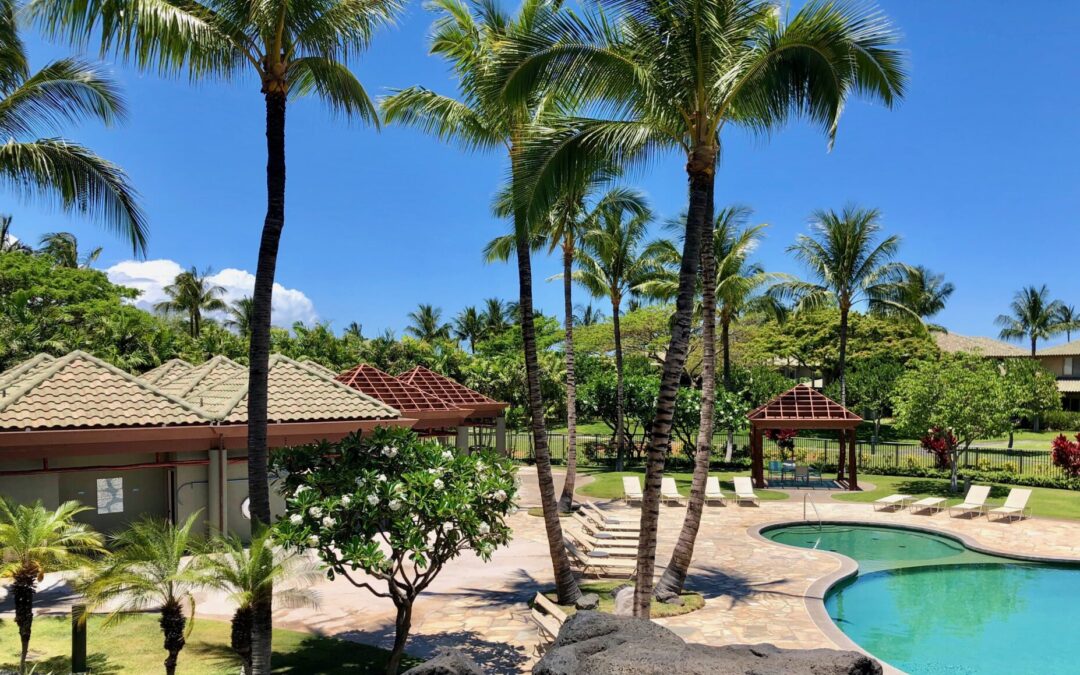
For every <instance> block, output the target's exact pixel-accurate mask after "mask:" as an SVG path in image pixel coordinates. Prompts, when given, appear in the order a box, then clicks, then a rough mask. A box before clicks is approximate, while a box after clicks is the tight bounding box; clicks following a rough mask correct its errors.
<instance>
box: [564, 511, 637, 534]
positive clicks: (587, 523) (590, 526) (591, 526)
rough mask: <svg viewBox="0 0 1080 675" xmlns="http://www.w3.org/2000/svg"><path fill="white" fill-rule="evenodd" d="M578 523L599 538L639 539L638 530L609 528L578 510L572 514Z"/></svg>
mask: <svg viewBox="0 0 1080 675" xmlns="http://www.w3.org/2000/svg"><path fill="white" fill-rule="evenodd" d="M570 517H571V518H573V519H574V520H575V521H577V524H578V525H580V526H581V527H582V529H583V530H585V531H586V532H588V533H589V534H591V535H592V536H594V537H596V538H597V539H629V540H632V541H637V540H638V535H639V533H638V530H607V529H604V528H603V527H601V526H600V525H597V524H596V523H594V522H593V521H591V520H589V519H587V518H586V517H585V516H583V515H581V514H580V513H578V512H577V511H575V512H574V513H573V515H571V516H570Z"/></svg>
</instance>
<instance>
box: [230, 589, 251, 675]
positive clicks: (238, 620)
mask: <svg viewBox="0 0 1080 675" xmlns="http://www.w3.org/2000/svg"><path fill="white" fill-rule="evenodd" d="M251 619H252V610H251V606H250V605H248V606H246V607H239V608H237V610H236V611H235V612H233V618H232V634H231V636H230V637H231V645H232V649H233V651H234V652H236V654H237V656H239V657H240V664H241V666H242V667H243V671H244V675H251Z"/></svg>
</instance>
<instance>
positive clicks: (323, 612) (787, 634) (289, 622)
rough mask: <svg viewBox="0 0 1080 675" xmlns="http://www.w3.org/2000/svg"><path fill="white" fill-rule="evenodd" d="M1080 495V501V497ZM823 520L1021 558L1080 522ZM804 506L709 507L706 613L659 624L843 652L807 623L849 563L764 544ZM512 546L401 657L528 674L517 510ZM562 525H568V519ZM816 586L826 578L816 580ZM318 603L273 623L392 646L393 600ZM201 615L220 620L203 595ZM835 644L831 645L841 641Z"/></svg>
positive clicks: (430, 604) (832, 637) (443, 597)
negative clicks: (896, 529)
mask: <svg viewBox="0 0 1080 675" xmlns="http://www.w3.org/2000/svg"><path fill="white" fill-rule="evenodd" d="M1078 498H1080V497H1078ZM597 503H599V504H602V505H603V506H604V507H605V508H606V509H610V510H612V511H617V512H619V513H622V514H624V515H627V516H631V517H632V516H633V515H635V514H636V513H637V510H636V509H633V510H632V509H629V508H626V507H624V506H621V505H619V504H616V503H605V502H599V501H598V502H597ZM816 506H817V510H818V513H819V514H820V517H821V518H822V519H824V520H830V521H845V522H869V523H881V524H894V525H896V524H899V525H908V526H913V527H921V528H932V529H935V530H938V531H941V532H945V533H951V534H955V535H959V536H960V537H961V538H964V539H966V540H967V541H968V542H969V543H971V544H974V545H976V546H979V547H981V548H984V549H986V550H989V551H994V552H999V553H1004V554H1013V555H1019V556H1035V557H1055V558H1068V559H1074V560H1080V522H1070V521H1058V520H1047V519H1039V518H1034V519H1030V520H1026V521H1019V522H1015V523H1012V524H1008V523H998V522H996V521H995V522H988V521H987V520H986V518H985V517H983V518H977V519H968V518H951V517H949V516H948V514H946V513H938V514H936V515H932V516H927V515H918V514H912V513H909V512H907V511H903V512H898V513H889V512H875V511H874V510H873V508H872V507H871V505H870V504H851V503H842V502H836V501H833V502H819V503H817V504H816ZM684 513H685V508H681V507H667V506H665V507H662V510H661V527H660V528H659V531H660V543H659V552H658V558H657V561H658V567H659V566H662V565H663V564H664V563H666V562H667V559H668V556H669V555H670V553H671V549H672V548H673V546H674V543H675V539H676V538H677V537H678V533H679V529H680V527H681V525H682V519H683V515H684ZM802 519H803V504H802V500H801V499H799V500H790V501H783V502H772V501H770V502H763V504H762V506H760V507H754V506H734V505H728V506H724V507H706V510H705V513H704V516H703V519H702V526H701V530H700V535H699V537H698V542H697V547H696V549H695V553H694V561H695V562H694V565H693V568H692V570H691V575H690V580H689V582H688V587H690V588H692V589H693V590H697V591H699V592H701V593H702V594H703V595H704V596H705V599H706V603H705V607H704V608H703V609H701V610H699V611H696V612H692V613H690V614H686V615H683V616H679V617H673V618H669V619H662V620H659V621H658V623H661V624H663V625H665V626H667V627H669V628H671V629H672V630H674V631H676V632H677V633H679V634H680V635H681V636H682V637H683V638H685V639H686V640H688V641H691V642H702V643H706V644H710V645H725V644H739V643H759V642H771V643H773V644H775V645H777V646H780V647H789V648H813V647H829V648H838V647H843V648H850V646H851V645H850V644H843V641H844V639H843V636H842V634H838V631H836V630H835V628H833V629H832V630H831V631H830V630H829V628H830V627H831V623H828V620H827V618H826V619H825V622H826V624H827V625H824V626H823V625H821V613H820V611H819V612H818V621H817V622H815V620H814V616H813V607H814V605H815V603H816V604H817V605H818V606H820V602H819V600H815V597H816V598H820V597H821V596H822V595H823V593H824V591H825V590H826V589H827V587H828V586H829V585H830V584H829V583H828V582H827V580H828V578H830V577H833V576H835V575H836V574H838V573H841V572H842V571H844V566H845V565H848V566H849V567H850V562H847V561H846V559H844V558H842V557H841V556H838V555H835V554H832V553H827V552H822V551H812V550H807V549H797V548H792V547H788V546H783V545H780V544H775V543H772V542H769V541H765V540H763V539H761V538H760V537H758V536H756V535H755V534H754V532H755V531H756V530H757V529H758V528H759V527H760V526H763V525H766V524H771V523H780V522H800V521H802ZM510 521H511V525H512V526H513V528H514V541H513V543H512V544H511V545H510V546H509V547H508V548H507V549H504V550H501V551H499V552H497V553H496V554H495V556H494V557H493V558H492V560H491V561H490V562H488V563H483V562H481V561H479V560H478V559H476V558H475V557H473V556H471V555H470V556H466V557H463V558H462V559H459V560H457V561H454V562H453V563H452V564H450V565H448V566H447V568H446V569H445V570H444V571H443V572H442V574H441V575H440V576H439V578H438V580H437V581H436V582H435V583H434V584H433V585H432V587H431V588H430V590H429V591H428V592H426V593H424V595H423V596H422V597H421V598H420V600H419V601H418V602H417V603H416V608H415V610H414V614H413V626H412V635H411V637H410V640H409V647H408V650H409V651H410V652H411V653H413V654H416V655H418V656H426V655H429V654H431V653H433V652H434V650H435V649H436V648H438V647H440V646H443V645H449V646H455V647H458V648H460V649H462V650H463V651H466V652H467V653H469V654H471V655H472V656H473V657H474V658H475V659H476V660H477V661H478V662H479V663H481V664H482V665H484V666H485V667H486V668H487V669H488V671H489V672H492V673H512V672H521V671H526V670H528V668H529V667H530V666H531V664H532V663H533V662H534V661H535V658H536V657H535V647H536V642H537V640H536V630H535V628H534V627H533V625H532V624H531V623H530V622H529V619H528V615H529V608H528V601H529V599H530V598H531V597H532V596H533V595H534V594H535V593H536V592H537V591H538V590H541V589H549V588H550V587H551V586H552V581H551V580H552V574H551V563H550V559H549V557H548V549H547V541H546V539H545V536H544V528H543V519H542V518H538V517H534V516H529V515H527V514H526V513H525V512H524V511H520V512H518V513H516V514H514V515H513V516H512V517H511V518H510ZM567 522H568V521H564V523H567ZM823 580H824V581H823ZM320 590H321V592H322V596H323V603H322V607H321V608H320V609H319V610H317V611H312V610H291V611H290V610H285V611H279V612H278V613H277V622H276V623H277V624H278V625H281V626H284V627H287V628H294V629H300V630H309V631H319V632H322V633H326V634H330V635H337V636H340V637H344V638H347V639H354V640H359V641H362V642H368V643H376V644H381V645H384V646H389V645H390V644H391V642H392V638H393V614H392V611H391V606H390V603H389V601H387V600H382V599H377V598H373V597H372V596H371V595H370V594H368V593H367V592H366V591H363V590H359V589H355V588H353V587H352V586H350V585H349V584H348V583H347V582H343V581H336V582H326V583H325V584H324V585H323V588H321V589H320ZM200 614H220V615H222V616H226V615H227V614H228V609H227V606H225V605H224V604H222V603H220V601H217V600H215V599H213V598H207V599H206V600H205V601H204V602H203V603H202V604H201V606H200ZM838 638H839V639H838Z"/></svg>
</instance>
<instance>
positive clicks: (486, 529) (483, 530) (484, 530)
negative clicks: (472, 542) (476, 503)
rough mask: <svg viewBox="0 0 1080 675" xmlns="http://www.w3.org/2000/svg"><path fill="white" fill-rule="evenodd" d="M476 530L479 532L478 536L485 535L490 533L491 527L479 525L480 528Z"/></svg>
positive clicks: (485, 524) (483, 524) (484, 524)
mask: <svg viewBox="0 0 1080 675" xmlns="http://www.w3.org/2000/svg"><path fill="white" fill-rule="evenodd" d="M477 529H478V530H480V534H487V533H488V532H491V526H490V525H488V524H487V523H480V527H479V528H477Z"/></svg>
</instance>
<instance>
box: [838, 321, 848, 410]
mask: <svg viewBox="0 0 1080 675" xmlns="http://www.w3.org/2000/svg"><path fill="white" fill-rule="evenodd" d="M848 309H849V308H848V306H847V304H846V303H842V304H841V305H840V405H842V406H846V405H847V374H846V373H845V372H844V370H845V366H846V365H847V331H848Z"/></svg>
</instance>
